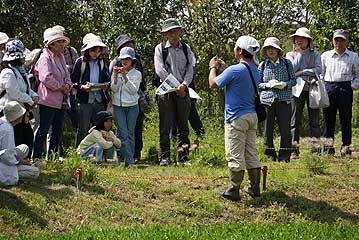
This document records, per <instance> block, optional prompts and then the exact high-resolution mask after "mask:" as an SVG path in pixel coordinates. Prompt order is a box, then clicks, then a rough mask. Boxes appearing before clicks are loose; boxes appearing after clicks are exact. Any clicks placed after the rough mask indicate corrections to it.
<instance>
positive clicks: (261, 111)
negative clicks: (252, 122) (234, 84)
mask: <svg viewBox="0 0 359 240" xmlns="http://www.w3.org/2000/svg"><path fill="white" fill-rule="evenodd" d="M242 63H243V64H244V66H246V68H247V69H248V72H249V75H250V76H251V80H252V84H253V89H254V92H255V94H256V96H255V100H254V104H255V110H256V113H257V118H258V122H263V121H264V120H266V118H267V111H266V108H265V106H263V105H262V104H261V100H260V98H259V94H258V90H257V86H256V83H255V82H254V77H253V73H252V71H251V69H250V68H249V65H248V64H247V63H245V62H242Z"/></svg>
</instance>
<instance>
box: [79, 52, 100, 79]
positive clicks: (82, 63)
mask: <svg viewBox="0 0 359 240" xmlns="http://www.w3.org/2000/svg"><path fill="white" fill-rule="evenodd" d="M81 60H82V62H81V78H82V75H84V73H85V69H86V61H84V57H81ZM104 67H105V62H104V61H103V59H100V71H101V72H102V70H103V68H104Z"/></svg>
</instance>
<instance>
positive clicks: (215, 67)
mask: <svg viewBox="0 0 359 240" xmlns="http://www.w3.org/2000/svg"><path fill="white" fill-rule="evenodd" d="M213 68H214V69H216V70H217V66H209V70H210V71H211V70H212V69H213Z"/></svg>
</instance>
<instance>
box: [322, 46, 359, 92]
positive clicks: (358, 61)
mask: <svg viewBox="0 0 359 240" xmlns="http://www.w3.org/2000/svg"><path fill="white" fill-rule="evenodd" d="M322 66H323V67H322V77H323V78H324V81H326V82H349V81H350V82H351V86H352V88H354V89H358V88H359V57H358V54H356V53H354V52H352V51H349V50H348V49H346V50H345V52H344V54H343V55H341V56H339V55H338V54H337V53H336V52H335V50H330V51H327V52H325V53H323V54H322Z"/></svg>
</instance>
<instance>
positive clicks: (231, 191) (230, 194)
mask: <svg viewBox="0 0 359 240" xmlns="http://www.w3.org/2000/svg"><path fill="white" fill-rule="evenodd" d="M229 175H230V178H231V183H232V186H230V187H229V188H227V189H226V190H222V191H219V192H218V193H219V194H220V195H221V196H222V197H224V198H226V199H229V200H232V201H239V200H241V196H240V194H239V187H240V186H241V183H242V181H243V177H244V171H243V170H242V171H238V172H235V171H231V170H230V171H229Z"/></svg>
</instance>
